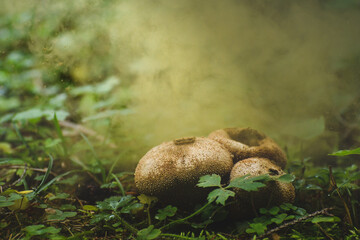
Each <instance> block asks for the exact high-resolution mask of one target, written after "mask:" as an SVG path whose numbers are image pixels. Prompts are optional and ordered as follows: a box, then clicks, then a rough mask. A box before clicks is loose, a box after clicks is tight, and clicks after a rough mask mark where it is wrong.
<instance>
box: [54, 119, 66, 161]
mask: <svg viewBox="0 0 360 240" xmlns="http://www.w3.org/2000/svg"><path fill="white" fill-rule="evenodd" d="M54 125H55V129H56V133H57V135H58V136H59V138H60V140H61V145H62V147H63V150H64V154H65V157H68V156H69V154H68V150H67V147H66V142H65V138H64V135H63V133H62V130H61V127H60V124H59V121H58V119H57V117H56V113H54Z"/></svg>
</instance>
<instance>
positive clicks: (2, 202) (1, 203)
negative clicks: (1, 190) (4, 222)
mask: <svg viewBox="0 0 360 240" xmlns="http://www.w3.org/2000/svg"><path fill="white" fill-rule="evenodd" d="M20 198H21V197H20ZM14 204H15V203H14V202H13V201H9V200H8V199H7V198H6V197H5V196H0V208H1V207H8V206H12V205H14Z"/></svg>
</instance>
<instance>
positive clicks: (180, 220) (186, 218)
mask: <svg viewBox="0 0 360 240" xmlns="http://www.w3.org/2000/svg"><path fill="white" fill-rule="evenodd" d="M211 203H212V202H208V203H206V204H205V205H204V206H202V207H201V208H199V209H198V210H197V211H195V212H193V213H192V214H190V215H189V216H187V217H184V218H182V219H178V220H175V221H172V222H170V223H168V224H166V225H165V226H162V227H161V228H160V230H162V229H167V228H169V227H171V226H172V225H175V224H180V223H183V222H185V221H186V220H188V219H189V218H192V217H194V216H196V215H198V214H199V213H201V212H202V211H204V209H205V208H207V207H208V206H209V205H210V204H211Z"/></svg>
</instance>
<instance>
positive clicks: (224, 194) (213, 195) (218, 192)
mask: <svg viewBox="0 0 360 240" xmlns="http://www.w3.org/2000/svg"><path fill="white" fill-rule="evenodd" d="M234 196H235V193H234V192H233V191H230V190H226V189H223V188H218V189H215V190H213V191H211V192H210V193H209V195H208V198H207V199H208V201H209V202H213V201H215V200H216V203H218V204H219V203H220V204H222V205H225V201H226V200H227V199H228V198H229V197H234Z"/></svg>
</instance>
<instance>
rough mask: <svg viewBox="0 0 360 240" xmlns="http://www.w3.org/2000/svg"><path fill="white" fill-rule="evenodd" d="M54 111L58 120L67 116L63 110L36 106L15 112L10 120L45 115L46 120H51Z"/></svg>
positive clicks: (30, 118) (31, 118) (35, 117)
mask: <svg viewBox="0 0 360 240" xmlns="http://www.w3.org/2000/svg"><path fill="white" fill-rule="evenodd" d="M55 113H56V117H57V119H58V120H60V121H63V120H65V119H66V117H67V116H69V113H68V112H66V111H63V110H57V111H55V110H50V109H47V110H41V109H38V108H32V109H29V110H26V111H23V112H20V113H17V114H16V115H15V116H14V117H13V119H12V121H24V120H34V119H40V118H42V117H45V118H46V119H47V120H53V119H54V114H55Z"/></svg>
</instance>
